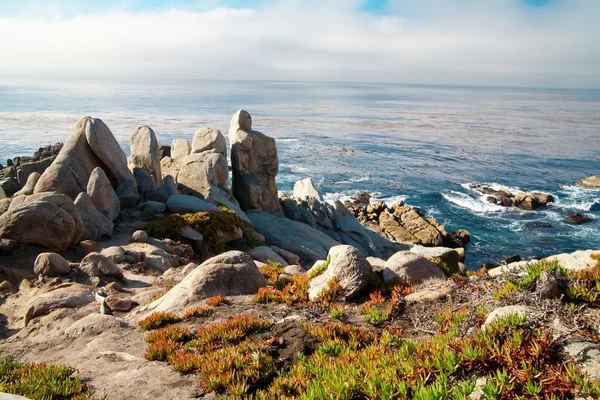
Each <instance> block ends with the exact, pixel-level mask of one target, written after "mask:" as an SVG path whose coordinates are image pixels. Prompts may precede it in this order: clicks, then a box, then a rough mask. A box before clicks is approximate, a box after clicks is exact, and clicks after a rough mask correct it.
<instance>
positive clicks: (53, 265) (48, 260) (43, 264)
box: [33, 253, 71, 276]
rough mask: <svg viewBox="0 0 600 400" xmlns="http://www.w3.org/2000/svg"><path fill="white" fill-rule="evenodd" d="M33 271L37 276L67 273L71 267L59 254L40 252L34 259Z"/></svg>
mask: <svg viewBox="0 0 600 400" xmlns="http://www.w3.org/2000/svg"><path fill="white" fill-rule="evenodd" d="M33 272H34V273H35V274H36V275H38V276H39V275H44V276H60V275H68V274H70V273H71V267H70V266H69V262H68V261H67V260H65V259H64V258H63V257H62V256H61V255H60V254H56V253H41V254H39V255H38V256H37V257H36V259H35V262H34V264H33Z"/></svg>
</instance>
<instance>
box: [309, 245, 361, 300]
mask: <svg viewBox="0 0 600 400" xmlns="http://www.w3.org/2000/svg"><path fill="white" fill-rule="evenodd" d="M329 257H330V261H329V265H328V266H327V268H326V269H325V270H324V271H323V272H321V273H320V274H318V275H317V276H315V277H313V278H312V279H311V280H310V282H309V289H308V298H309V299H310V300H311V301H312V300H315V299H316V298H317V297H318V296H319V295H320V294H321V293H322V291H323V290H326V289H327V288H328V283H329V281H330V280H331V279H333V278H335V280H336V281H337V283H338V284H339V285H340V288H341V290H342V296H343V298H344V299H345V300H349V299H352V298H353V297H355V296H356V295H358V294H359V293H360V292H361V291H363V290H364V289H365V288H366V287H367V286H368V285H369V281H370V278H371V274H372V273H373V271H372V269H371V265H370V264H369V262H368V261H367V259H366V258H365V257H363V256H362V254H360V252H359V251H358V250H357V249H356V248H354V247H352V246H348V245H340V246H335V247H332V248H331V249H330V250H329Z"/></svg>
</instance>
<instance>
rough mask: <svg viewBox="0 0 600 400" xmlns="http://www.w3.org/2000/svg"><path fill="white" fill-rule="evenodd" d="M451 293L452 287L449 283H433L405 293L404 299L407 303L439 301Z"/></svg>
mask: <svg viewBox="0 0 600 400" xmlns="http://www.w3.org/2000/svg"><path fill="white" fill-rule="evenodd" d="M451 293H452V287H450V286H449V285H435V286H432V287H427V288H424V289H421V290H418V291H416V292H414V293H411V294H409V295H407V296H406V297H405V298H404V300H405V301H406V302H407V303H419V302H428V301H429V302H432V301H440V300H443V299H445V298H446V297H448V296H449V295H450V294H451Z"/></svg>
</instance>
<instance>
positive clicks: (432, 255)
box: [410, 245, 461, 274]
mask: <svg viewBox="0 0 600 400" xmlns="http://www.w3.org/2000/svg"><path fill="white" fill-rule="evenodd" d="M410 251H411V252H412V253H415V254H418V255H420V256H423V257H425V258H426V259H428V260H429V261H433V262H434V263H436V264H440V263H441V264H443V265H445V266H446V267H447V268H448V271H449V272H450V273H452V274H458V273H460V272H461V271H460V268H459V266H458V262H459V258H460V257H459V255H458V252H456V250H454V249H450V248H447V247H423V246H420V245H416V246H413V247H412V248H411V249H410Z"/></svg>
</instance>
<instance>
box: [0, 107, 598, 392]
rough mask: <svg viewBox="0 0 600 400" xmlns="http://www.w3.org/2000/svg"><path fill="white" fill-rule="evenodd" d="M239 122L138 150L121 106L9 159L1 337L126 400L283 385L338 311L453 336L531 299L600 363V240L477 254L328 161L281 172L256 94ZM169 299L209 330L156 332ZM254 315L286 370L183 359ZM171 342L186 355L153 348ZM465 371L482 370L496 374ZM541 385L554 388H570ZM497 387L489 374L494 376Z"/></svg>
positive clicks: (185, 324)
mask: <svg viewBox="0 0 600 400" xmlns="http://www.w3.org/2000/svg"><path fill="white" fill-rule="evenodd" d="M228 135H229V142H230V147H229V148H228V147H227V141H226V140H225V136H224V135H223V134H222V133H221V132H220V131H219V130H217V129H214V128H210V127H203V128H200V129H199V130H198V131H197V132H196V134H195V135H194V139H193V141H192V143H191V144H190V142H188V141H187V140H182V139H177V140H174V141H173V143H172V144H171V146H166V145H160V144H159V140H158V138H157V136H156V134H155V132H154V131H153V130H152V128H150V127H148V126H141V127H139V128H138V129H136V130H135V132H134V133H133V135H132V136H131V154H130V156H129V158H127V157H126V156H125V153H124V152H123V150H122V149H121V147H120V146H119V144H118V143H117V141H116V140H115V138H114V136H113V135H112V133H111V131H110V129H109V128H108V127H107V126H106V125H105V124H104V123H103V122H102V121H101V120H99V119H95V118H90V117H84V118H82V119H81V120H80V121H79V122H78V123H77V124H76V126H75V128H74V129H73V133H72V135H71V137H70V138H69V140H68V141H67V142H66V143H65V144H64V145H61V144H56V145H54V146H46V147H44V148H40V150H39V151H38V152H36V154H35V155H34V156H33V157H31V158H27V157H20V158H17V159H15V160H12V161H11V163H12V165H8V166H7V167H3V168H2V169H0V187H1V188H2V190H1V191H0V338H1V339H0V348H2V349H3V350H4V351H5V352H6V354H7V355H9V356H13V357H16V358H17V359H18V360H20V361H27V362H51V363H59V364H69V365H72V366H73V367H75V368H76V369H77V370H78V371H79V373H80V374H81V375H82V376H83V377H85V379H87V380H88V382H89V386H90V387H93V388H95V390H96V391H97V393H98V394H100V395H102V394H107V395H108V396H109V398H119V399H126V398H132V399H133V398H146V397H155V398H165V399H166V398H191V397H203V398H219V397H224V396H226V395H227V394H229V395H234V396H235V395H239V397H240V398H243V397H246V396H247V395H249V394H252V393H256V394H257V396H263V397H260V398H280V396H283V393H279V392H277V393H276V394H274V392H269V390H271V389H272V390H276V389H273V386H269V385H272V384H275V382H277V379H275V373H274V371H275V369H276V370H277V371H279V372H278V373H279V374H281V375H282V376H284V375H285V374H290V373H292V372H293V371H295V370H294V369H292V366H293V365H296V366H298V365H300V364H299V363H298V358H297V357H296V355H297V353H298V352H300V353H303V354H305V356H304V357H311V356H312V354H313V352H316V354H317V355H318V352H319V351H321V350H318V349H320V348H322V347H319V346H322V345H320V344H319V343H320V341H319V340H317V339H315V334H314V329H317V328H319V329H321V328H323V327H329V328H327V329H333V328H331V327H330V321H331V319H332V318H333V315H334V312H335V313H336V315H337V314H338V313H341V314H340V315H343V317H339V316H338V317H337V319H339V318H341V322H342V323H343V326H345V327H346V328H344V329H351V328H349V327H358V328H360V329H361V330H365V332H368V335H373V336H372V337H373V338H377V339H373V340H375V341H376V342H377V341H379V340H383V337H385V335H393V336H394V335H396V336H397V337H404V338H405V339H402V340H413V339H414V340H434V339H436V338H437V339H436V340H442V336H439V335H443V334H444V333H445V331H444V329H446V328H447V327H446V328H444V326H446V325H444V324H445V322H443V321H445V320H444V318H449V319H448V320H450V319H452V318H454V317H452V315H455V314H456V315H459V314H460V313H467V314H468V313H471V314H469V315H471V317H469V318H466V317H465V318H466V319H462V320H461V321H462V322H461V324H462V325H460V326H461V328H460V329H459V328H458V325H457V327H456V329H458V330H459V331H460V332H458V331H457V332H456V338H457V340H470V339H468V338H469V337H471V336H472V335H473V332H475V331H477V332H483V331H484V330H485V326H486V325H490V324H492V323H493V322H492V320H494V319H495V318H497V316H498V315H499V314H502V313H504V314H511V313H512V314H515V313H516V314H519V315H526V316H527V318H529V319H530V322H529V325H527V326H526V329H545V330H547V331H548V332H550V333H551V335H553V336H552V337H553V339H552V340H553V342H552V343H554V344H553V345H552V346H555V347H556V349H557V351H558V352H559V353H560V354H562V355H561V356H560V357H564V359H565V360H567V359H568V360H570V361H569V362H572V363H574V364H573V365H577V368H581V371H583V372H582V374H587V376H589V377H590V378H593V379H600V366H599V365H598V363H597V362H595V361H593V362H588V359H589V357H588V358H586V357H587V355H584V354H583V352H584V350H581V349H580V347H581V346H580V344H581V343H585V346H584V347H585V354H592V353H593V354H597V355H598V356H599V357H600V341H599V336H598V335H600V325H598V324H597V321H598V306H599V305H600V303H599V301H598V299H600V293H599V291H600V289H598V288H600V286H597V287H596V286H595V285H596V284H598V285H600V283H599V282H600V273H599V272H598V271H600V264H599V263H598V261H597V259H598V253H600V251H598V250H586V251H579V252H574V253H570V254H560V255H556V256H553V257H548V258H546V259H543V260H527V261H522V260H520V258H519V257H511V258H507V259H505V260H504V262H503V264H504V265H488V266H486V267H487V268H483V269H482V270H481V271H478V272H473V271H467V269H466V266H465V265H464V264H463V262H464V258H465V247H466V246H468V245H469V242H470V235H469V233H468V232H467V231H465V230H457V231H446V229H445V228H444V226H443V225H442V224H440V223H439V222H438V221H437V220H435V219H434V218H428V217H427V216H425V215H424V214H423V213H422V212H421V211H420V210H419V209H416V208H413V207H410V206H407V205H405V204H404V203H403V202H398V203H396V204H393V205H391V206H388V205H387V204H385V203H384V202H381V201H380V202H374V203H372V202H371V199H370V195H369V194H367V193H359V194H357V195H356V196H355V197H354V198H353V199H351V200H349V201H347V202H346V203H345V204H344V203H342V202H340V201H335V202H333V203H332V204H330V203H327V202H325V201H324V200H323V197H322V196H321V194H320V193H319V192H318V190H317V189H316V188H315V186H314V185H313V182H312V180H311V179H310V178H307V179H305V180H303V181H299V182H297V183H296V185H295V187H294V190H293V193H292V194H291V195H290V196H285V195H283V194H282V193H279V192H278V190H277V185H276V176H277V174H278V170H279V160H278V155H277V147H276V143H275V140H274V139H273V138H270V137H268V136H266V135H265V134H263V133H261V132H258V131H255V130H253V129H252V117H251V116H250V114H249V113H248V112H246V111H243V110H240V111H238V112H237V113H236V114H235V115H234V116H233V118H232V121H231V127H230V130H229V133H228ZM229 160H230V162H229ZM11 163H9V164H11ZM230 164H231V180H232V185H231V187H229V177H230V167H229V165H230ZM594 182H597V180H596V181H594V179H588V180H586V181H585V184H584V185H587V186H589V185H591V184H593V183H594ZM582 185H583V183H582ZM475 189H476V190H478V191H480V192H481V193H482V194H486V195H489V196H490V199H489V201H490V202H494V203H495V204H498V205H503V206H507V207H518V208H521V209H525V210H533V209H535V208H537V207H543V206H545V205H546V204H548V203H551V202H552V201H554V199H552V196H549V195H546V194H542V193H517V194H512V193H510V192H508V191H504V190H495V189H493V188H489V187H477V188H475ZM559 266H560V268H559ZM511 285H512V286H511ZM207 301H208V303H207ZM223 302H224V303H223ZM212 303H215V304H216V305H215V306H213V305H212ZM207 304H208V307H213V308H205V306H207ZM482 304H483V305H485V307H484V308H481V305H482ZM571 304H573V305H575V306H576V307H579V308H577V309H576V310H577V311H576V312H570V311H569V310H571V311H573V310H574V309H572V308H571V309H569V308H567V307H574V306H571ZM507 307H508V309H507ZM510 307H513V308H510ZM514 307H517V308H514ZM191 310H196V311H194V312H192V311H191ZM444 310H446V311H444ZM462 310H467V311H462ZM510 310H512V311H510ZM513 311H514V312H513ZM441 312H447V313H448V312H449V313H450V314H448V315H450V316H447V317H443V318H442V317H440V315H441V314H440V313H441ZM457 313H458V314H457ZM478 313H479V314H478ZM205 314H206V318H204V317H201V316H204V315H205ZM467 314H465V315H467ZM185 315H189V317H182V316H185ZM460 315H462V314H460ZM477 315H478V316H477ZM165 316H169V318H172V319H173V321H172V322H181V324H180V325H176V326H179V328H176V329H183V330H186V329H188V330H189V332H190V334H189V335H188V336H186V338H187V339H185V340H184V339H181V341H175V342H176V343H179V344H177V345H175V344H174V343H175V342H172V341H169V340H166V341H164V342H161V341H160V340H159V341H158V342H157V344H153V342H152V340H149V339H148V338H146V341H148V342H149V343H150V345H148V346H150V347H147V343H145V341H144V336H145V334H144V333H143V332H142V330H141V329H140V328H139V327H138V326H141V327H142V328H143V327H144V326H147V325H148V324H150V321H153V320H155V319H159V320H158V322H157V323H158V324H159V325H160V324H162V322H161V321H162V320H160V318H163V317H165ZM239 316H247V318H254V319H245V320H244V321H245V322H244V323H249V322H248V321H253V322H252V323H255V324H258V325H260V326H261V327H262V328H260V329H256V330H255V331H252V332H250V331H247V332H246V331H244V333H243V334H242V336H245V335H246V334H247V335H248V338H245V337H244V339H236V340H234V341H233V343H237V344H240V346H241V344H248V343H247V342H246V339H247V340H249V341H252V343H251V344H248V345H249V346H255V345H257V343H260V346H259V348H260V349H261V350H255V352H256V354H259V357H264V359H268V360H271V361H269V362H272V363H273V366H272V368H275V369H274V370H273V371H271V372H272V373H270V374H267V375H266V377H265V378H264V379H265V381H264V382H262V383H261V384H258V383H257V382H256V381H255V380H253V379H251V378H247V379H246V378H243V379H242V378H240V377H245V376H246V375H245V374H246V373H247V371H246V370H240V371H238V373H239V375H236V376H238V378H239V379H242V381H240V382H238V383H239V385H241V386H239V387H238V386H235V385H234V384H233V383H231V382H230V381H228V383H224V382H221V381H219V382H220V383H219V384H216V383H215V384H214V385H212V384H211V382H213V381H211V379H217V378H218V379H222V378H223V377H222V376H221V375H218V374H217V375H215V373H214V371H213V372H211V371H207V370H206V369H205V368H204V367H203V366H201V365H199V366H197V367H195V368H191V369H190V370H186V372H191V371H194V372H196V373H197V374H199V376H200V384H198V382H197V381H196V378H195V376H196V375H194V374H179V372H181V370H180V369H177V368H182V365H183V364H178V363H179V362H180V361H177V360H178V359H176V358H171V356H172V355H174V354H177V355H178V357H183V358H186V357H187V358H186V360H188V361H189V362H191V361H190V360H192V359H194V360H196V362H198V361H197V360H204V361H205V362H208V358H206V357H217V356H219V354H221V353H220V352H224V351H230V352H239V351H241V350H240V348H243V346H242V347H239V346H237V347H236V346H233V347H231V346H229V345H228V344H227V343H226V342H227V340H224V343H221V344H214V346H215V347H210V346H209V348H206V349H204V348H202V346H200V348H198V347H193V346H192V347H186V348H183V347H181V346H182V345H181V343H180V342H187V341H189V340H190V338H192V337H193V338H194V340H196V341H197V340H201V339H202V337H204V336H202V335H205V334H206V335H207V333H203V332H208V330H209V329H217V330H218V329H225V328H224V327H223V325H222V324H233V323H234V322H235V323H239V322H240V321H241V320H238V319H236V318H238V317H239ZM165 318H166V317H165ZM240 318H241V317H240ZM244 318H246V317H244ZM457 318H458V317H457ZM460 318H463V317H460ZM232 321H234V322H232ZM236 321H237V322H236ZM260 321H262V322H260ZM463 322H464V324H463ZM165 324H166V325H168V324H169V323H165ZM220 324H221V325H220ZM244 326H246V325H244ZM358 328H356V329H358ZM143 329H145V328H143ZM165 329H167V328H165ZM169 329H170V328H169ZM236 329H242V328H240V327H238V328H236ZM244 329H246V328H244ZM311 329H313V331H311ZM323 329H325V328H323ZM335 329H338V328H335ZM352 329H354V328H352ZM462 329H464V330H462ZM186 332H187V331H186ZM192 332H193V333H192ZM310 332H313V333H312V334H311V333H310ZM361 332H362V331H361ZM527 332H529V330H527ZM531 332H533V331H531ZM365 334H367V333H365ZM479 334H480V333H476V335H479ZM481 334H483V333H481ZM527 334H529V333H527ZM261 335H262V336H261ZM369 337H371V336H369ZM338 339H339V338H338ZM444 340H445V339H444ZM578 343H579V344H578ZM158 344H162V345H165V346H167V345H168V346H171V345H172V346H175V347H176V348H177V352H175V350H172V351H173V352H174V353H173V354H170V353H169V356H168V357H167V355H166V354H163V356H155V355H152V354H154V353H153V351H158V350H157V348H156V347H157V345H158ZM328 345H330V344H328ZM261 346H262V347H261ZM577 346H579V347H577ZM586 346H587V347H586ZM569 349H570V350H569ZM574 349H579V350H581V351H579V350H578V351H575V350H574ZM356 350H357V348H354V349H353V351H356ZM161 351H167V350H164V349H163V350H161ZM169 351H171V350H169ZM559 353H556V354H557V355H556V357H557V358H556V359H554V358H552V359H547V360H546V362H547V363H548V365H554V363H556V362H558V361H557V360H558V359H559V358H558V357H559V356H558V354H559ZM235 354H236V357H242V358H243V357H244V355H243V354H238V353H235ZM553 354H554V353H553ZM221 356H222V354H221ZM194 357H196V358H194ZM198 357H199V358H198ZM146 360H150V361H151V362H148V361H146ZM160 361H167V363H164V362H160ZM315 362H316V359H315ZM497 363H499V361H498V362H497ZM167 364H170V365H171V366H172V367H173V368H174V369H175V370H176V371H179V372H176V371H172V370H171V369H170V367H168V366H167ZM186 365H187V364H186ZM203 365H204V364H203ZM498 365H503V368H508V370H509V371H511V373H513V370H512V369H510V368H509V367H508V366H507V365H504V364H502V363H499V364H498ZM223 368H225V367H223ZM248 368H249V367H248ZM298 368H300V367H298ZM461 368H462V367H461ZM464 368H466V369H465V370H464V371H463V372H462V373H464V374H465V376H469V377H472V378H473V382H475V379H476V378H477V379H480V378H481V379H483V378H485V379H486V381H490V379H491V378H490V375H486V374H482V375H481V376H478V375H477V374H476V373H475V374H474V373H473V371H471V370H469V368H468V366H467V365H465V366H464ZM540 368H541V367H540ZM259 370H260V368H259ZM543 371H544V373H548V370H545V369H543ZM263 372H264V371H263ZM488 372H490V374H492V373H496V372H494V371H488ZM514 372H515V374H517V373H518V371H514ZM538 372H539V371H538ZM256 373H259V372H256ZM396 373H399V372H398V371H396ZM436 373H437V372H436ZM515 376H518V374H517V375H515ZM582 376H583V375H582ZM515 379H517V378H515ZM530 379H534V378H533V375H532V376H531V377H530ZM535 379H537V378H535ZM557 379H558V378H557ZM560 379H563V377H562V375H560ZM563 380H564V382H567V381H568V380H567V379H566V378H564V379H563ZM123 382H126V384H124V383H123ZM478 382H479V380H478ZM535 382H537V383H536V384H538V383H539V384H540V385H542V388H543V390H544V391H545V392H544V393H552V394H556V393H561V392H560V391H558V392H556V391H554V390H555V388H554V387H553V386H548V387H546V386H544V385H547V384H546V383H543V382H541V381H540V382H538V381H537V380H536V381H535ZM561 382H563V381H562V380H561ZM213 383H214V382H213ZM561 384H562V383H561ZM211 385H212V386H211ZM415 385H417V383H415ZM478 385H479V388H480V390H484V389H483V387H484V385H485V383H481V384H478ZM564 385H567V383H564ZM598 385H600V384H598ZM300 386H302V385H300ZM300 386H299V387H300ZM588 386H589V385H588ZM588 386H585V385H583V384H576V383H571V384H570V386H568V388H563V389H561V390H564V391H565V393H567V392H568V393H569V394H571V395H573V396H574V395H580V394H591V395H593V394H594V393H595V392H594V390H596V389H593V388H595V387H596V386H591V387H592V389H590V388H589V387H588ZM565 387H566V386H565ZM415 388H416V386H415ZM305 389H306V388H305ZM421 389H422V388H421ZM421 389H419V390H421ZM475 389H476V388H475V386H474V387H473V390H471V392H472V393H471V392H469V393H470V394H474V393H476V392H477V390H475ZM411 390H417V389H411ZM486 390H487V389H486ZM518 390H519V391H521V392H520V393H523V394H526V393H528V392H527V391H526V390H529V389H524V386H523V388H522V387H521V386H519V389H518ZM556 390H558V389H556ZM598 390H600V386H598ZM361 393H362V392H361ZM363 395H364V393H363ZM365 396H366V395H365ZM482 396H483V395H482ZM297 397H298V398H300V396H299V395H298V396H295V395H294V396H291V398H297ZM323 398H330V397H329V396H325V397H323ZM470 398H483V397H470ZM507 398H508V397H507Z"/></svg>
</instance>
